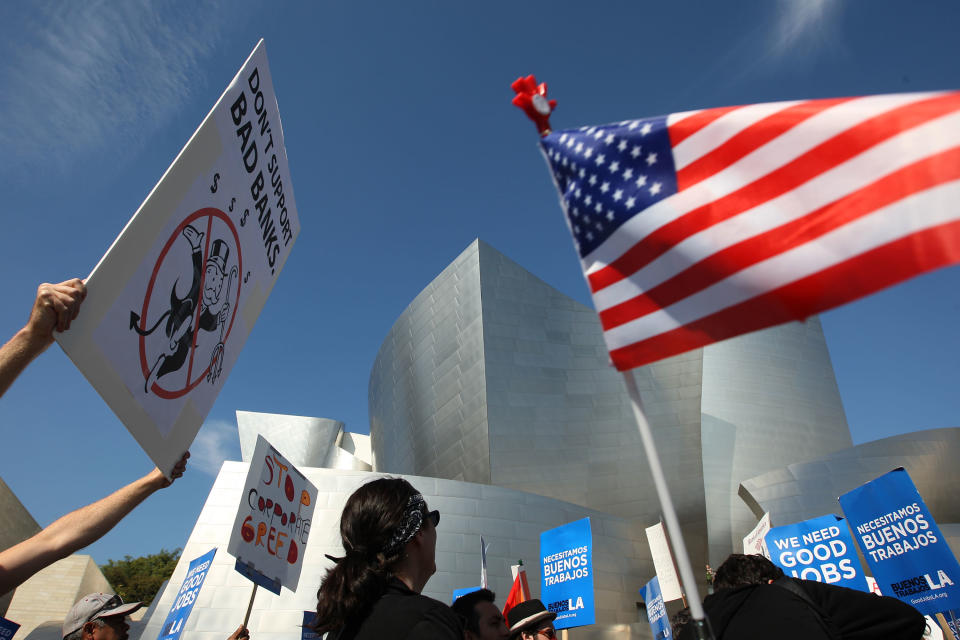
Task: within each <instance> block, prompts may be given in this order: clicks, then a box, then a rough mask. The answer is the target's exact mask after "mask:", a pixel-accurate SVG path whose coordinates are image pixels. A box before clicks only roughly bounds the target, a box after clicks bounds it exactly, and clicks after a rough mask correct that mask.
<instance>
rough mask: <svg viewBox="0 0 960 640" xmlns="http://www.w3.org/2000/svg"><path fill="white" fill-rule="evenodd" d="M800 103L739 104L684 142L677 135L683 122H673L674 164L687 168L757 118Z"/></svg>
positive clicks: (761, 119)
mask: <svg viewBox="0 0 960 640" xmlns="http://www.w3.org/2000/svg"><path fill="white" fill-rule="evenodd" d="M796 104H802V103H798V102H796V101H793V102H767V103H764V104H750V105H747V106H744V107H737V108H736V109H733V110H728V112H727V113H723V114H721V116H720V117H719V118H716V119H715V120H714V121H713V122H711V123H709V124H708V125H707V126H705V127H703V128H702V129H700V130H699V131H697V132H696V133H694V134H693V135H691V136H689V137H687V138H686V139H685V140H683V141H682V142H677V141H676V140H675V139H674V136H673V131H674V128H675V127H677V126H679V124H680V123H677V124H676V125H674V124H669V120H668V124H669V127H668V129H669V132H670V143H671V145H672V146H673V157H674V165H675V166H676V168H677V169H684V168H686V167H687V166H688V165H689V164H690V163H691V162H694V161H696V160H697V159H698V158H700V157H701V156H703V155H704V154H706V153H709V152H710V151H712V150H713V149H716V148H717V147H719V146H720V145H722V144H724V143H725V142H727V141H728V140H730V138H732V137H734V136H736V135H738V134H739V133H740V132H742V131H743V130H744V129H747V128H749V127H751V126H753V125H754V124H756V123H757V122H761V121H763V120H765V119H766V118H768V117H770V116H771V115H773V114H775V113H778V112H780V111H783V110H784V109H788V108H790V107H792V106H794V105H796Z"/></svg>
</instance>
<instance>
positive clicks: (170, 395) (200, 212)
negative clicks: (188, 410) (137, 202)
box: [140, 207, 243, 400]
mask: <svg viewBox="0 0 960 640" xmlns="http://www.w3.org/2000/svg"><path fill="white" fill-rule="evenodd" d="M200 218H206V219H207V230H206V233H205V235H204V245H203V257H202V261H201V264H203V265H205V264H206V263H207V256H208V255H209V251H210V230H211V227H212V225H213V219H214V218H219V219H220V220H222V221H223V222H224V224H226V225H227V228H229V229H230V232H231V233H232V234H233V239H234V241H235V243H236V244H235V245H234V246H235V247H236V248H237V249H236V253H237V293H236V296H235V298H234V300H233V303H234V304H233V313H232V314H231V315H230V324H229V325H227V331H226V333H224V334H223V344H224V345H226V343H227V340H228V339H229V338H230V332H231V331H232V330H233V321H234V320H235V319H236V317H237V307H238V306H239V302H240V288H241V287H242V286H243V254H242V252H241V250H240V236H239V235H238V234H237V228H236V227H235V226H234V224H233V221H232V220H230V218H229V216H227V214H225V213H224V212H223V211H221V210H220V209H216V208H214V207H204V208H203V209H197V210H196V211H194V212H193V213H191V214H190V215H189V216H187V217H186V218H184V220H183V221H182V222H181V223H180V224H179V225H177V228H176V229H174V230H173V234H172V235H171V236H170V238H169V239H168V240H167V243H166V244H165V245H164V246H163V249H162V250H161V251H160V257H158V258H157V263H156V264H155V265H154V266H153V273H152V274H151V275H150V282H149V283H148V284H147V293H146V295H145V296H144V298H143V308H142V309H141V311H140V322H141V323H142V324H143V325H144V326H143V327H141V328H143V329H145V328H146V322H147V311H148V309H149V305H150V298H151V296H152V295H153V285H154V283H155V282H156V280H157V274H158V273H159V272H160V266H161V265H162V264H163V261H164V259H165V258H166V257H167V253H168V252H169V251H170V247H172V246H173V243H174V242H175V241H176V240H177V238H179V237H180V234H181V232H182V231H183V230H184V229H185V228H186V227H187V225H188V224H190V223H192V222H194V221H196V220H199V219H200ZM205 277H206V269H203V270H201V272H200V292H199V293H198V294H197V295H199V296H203V280H204V278H205ZM197 302H198V303H199V300H198V301H197ZM196 308H197V309H198V310H199V308H200V305H199V304H197V307H196ZM196 316H197V317H196V318H194V331H193V342H192V344H191V345H190V367H192V366H193V354H194V352H195V351H196V348H197V333H198V331H197V323H198V322H199V317H200V316H199V313H197V314H196ZM140 367H141V369H142V370H143V379H144V380H147V379H148V378H149V377H150V365H149V364H147V351H146V340H145V336H142V335H141V336H140ZM209 369H210V365H209V364H208V365H207V368H206V369H204V370H203V371H201V372H200V374H199V375H198V376H197V378H196V379H195V380H193V381H191V380H190V374H189V371H190V370H189V369H188V373H187V382H186V385H184V387H183V388H182V389H172V390H171V389H164V388H163V387H161V386H160V381H159V380H157V381H155V382H154V383H153V386H152V387H151V388H150V390H151V391H153V392H154V393H155V394H156V395H157V396H158V397H160V398H164V399H167V400H172V399H174V398H179V397H181V396H184V395H186V394H187V393H189V392H190V391H192V390H193V389H195V388H196V387H197V385H198V384H200V382H202V381H203V379H204V377H205V376H206V375H207V371H209Z"/></svg>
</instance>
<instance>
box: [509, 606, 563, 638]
mask: <svg viewBox="0 0 960 640" xmlns="http://www.w3.org/2000/svg"><path fill="white" fill-rule="evenodd" d="M556 619H557V614H556V613H554V612H552V611H547V608H546V607H545V606H543V603H542V602H540V601H539V600H537V599H536V598H534V599H533V600H526V601H525V602H521V603H520V604H518V605H517V606H515V607H513V608H512V609H510V611H508V612H507V623H508V624H509V625H510V637H511V638H512V639H513V640H555V639H556V637H557V630H556V629H555V628H554V626H553V621H554V620H556Z"/></svg>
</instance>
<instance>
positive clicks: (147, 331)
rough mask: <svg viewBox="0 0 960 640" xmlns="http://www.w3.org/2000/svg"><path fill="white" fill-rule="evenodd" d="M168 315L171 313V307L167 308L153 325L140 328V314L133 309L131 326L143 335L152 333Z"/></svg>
mask: <svg viewBox="0 0 960 640" xmlns="http://www.w3.org/2000/svg"><path fill="white" fill-rule="evenodd" d="M168 315H170V310H169V309H167V310H166V311H164V312H163V314H161V316H160V317H159V318H157V322H156V323H155V324H154V325H153V326H152V327H150V328H149V329H141V328H140V315H139V314H137V313H136V312H134V311H131V312H130V328H131V329H133V330H134V331H136V332H137V333H138V334H140V335H141V336H148V335H150V334H151V333H153V332H154V331H156V330H157V327H159V326H160V323H161V322H163V319H164V318H166V317H167V316H168Z"/></svg>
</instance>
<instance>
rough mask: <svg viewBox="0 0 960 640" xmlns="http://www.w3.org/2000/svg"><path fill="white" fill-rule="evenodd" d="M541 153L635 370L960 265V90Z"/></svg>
mask: <svg viewBox="0 0 960 640" xmlns="http://www.w3.org/2000/svg"><path fill="white" fill-rule="evenodd" d="M541 144H542V148H543V151H544V154H545V155H546V158H547V161H548V163H549V165H550V168H551V170H552V172H553V176H554V179H555V182H556V185H557V189H558V190H559V192H560V201H561V204H562V206H563V209H564V212H565V214H566V218H567V223H568V224H569V226H570V230H571V233H572V234H573V238H574V244H575V245H576V248H577V252H578V253H579V255H580V260H581V264H582V266H583V270H584V274H585V275H586V278H587V283H588V285H589V287H590V291H591V293H592V295H593V300H594V304H595V305H596V308H597V312H598V313H599V315H600V322H601V324H602V326H603V331H604V337H605V339H606V342H607V347H608V349H609V351H610V356H611V359H612V360H613V363H614V365H615V366H616V367H617V369H619V370H621V371H624V370H627V369H631V368H633V367H637V366H641V365H644V364H647V363H650V362H653V361H656V360H659V359H661V358H665V357H668V356H671V355H675V354H678V353H682V352H684V351H688V350H690V349H694V348H697V347H701V346H704V345H706V344H710V343H712V342H716V341H719V340H723V339H726V338H730V337H733V336H736V335H739V334H742V333H747V332H749V331H754V330H757V329H761V328H764V327H769V326H772V325H776V324H780V323H783V322H787V321H790V320H802V319H804V318H806V317H808V316H810V315H812V314H815V313H818V312H820V311H824V310H826V309H829V308H831V307H835V306H837V305H840V304H843V303H846V302H850V301H851V300H855V299H857V298H860V297H862V296H865V295H867V294H870V293H873V292H875V291H877V290H879V289H882V288H883V287H886V286H889V285H892V284H894V283H897V282H900V281H902V280H905V279H907V278H910V277H912V276H915V275H918V274H920V273H923V272H925V271H929V270H931V269H935V268H938V267H942V266H945V265H948V264H952V263H955V262H960V92H932V93H910V94H895V95H880V96H869V97H861V98H839V99H828V100H805V101H793V102H777V103H767V104H755V105H747V106H740V107H725V108H720V109H706V110H702V111H689V112H685V113H675V114H672V115H669V116H666V117H657V118H647V119H641V120H631V121H626V122H620V123H618V124H610V125H603V126H596V127H582V128H580V129H572V130H568V131H557V132H554V133H551V134H549V135H547V136H546V137H544V138H542V140H541Z"/></svg>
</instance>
